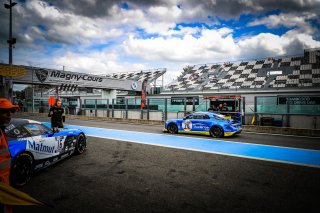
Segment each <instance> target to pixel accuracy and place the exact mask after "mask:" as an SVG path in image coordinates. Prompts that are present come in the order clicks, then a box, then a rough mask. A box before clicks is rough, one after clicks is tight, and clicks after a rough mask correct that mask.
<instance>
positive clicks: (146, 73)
mask: <svg viewBox="0 0 320 213" xmlns="http://www.w3.org/2000/svg"><path fill="white" fill-rule="evenodd" d="M165 73H166V69H165V68H163V69H152V70H141V71H132V72H117V73H111V74H108V75H106V77H109V78H116V79H126V80H133V81H140V82H143V81H144V80H147V81H148V82H153V81H155V80H157V79H158V78H159V77H161V76H163V75H164V74H165Z"/></svg>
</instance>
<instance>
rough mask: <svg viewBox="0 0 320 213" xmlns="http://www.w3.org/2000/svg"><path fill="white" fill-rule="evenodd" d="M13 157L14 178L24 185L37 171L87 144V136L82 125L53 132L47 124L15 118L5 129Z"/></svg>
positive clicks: (12, 176) (15, 183) (15, 181)
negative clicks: (79, 127)
mask: <svg viewBox="0 0 320 213" xmlns="http://www.w3.org/2000/svg"><path fill="white" fill-rule="evenodd" d="M5 131H6V134H7V136H8V142H9V143H8V144H9V150H10V153H11V157H12V163H11V172H10V182H11V184H12V185H14V186H23V185H25V184H26V183H27V182H28V181H29V180H30V178H31V176H32V173H33V172H34V171H37V170H40V169H44V168H46V167H48V166H50V165H52V164H55V163H57V162H59V161H61V160H62V159H65V158H66V157H68V156H71V155H72V154H73V153H77V154H81V153H83V152H84V150H85V148H86V136H85V134H84V132H82V131H81V130H79V129H59V131H58V132H52V129H50V128H48V127H47V126H45V125H44V124H42V123H40V122H37V121H33V120H27V119H18V118H14V119H12V120H11V122H10V124H9V125H8V126H7V127H6V129H5Z"/></svg>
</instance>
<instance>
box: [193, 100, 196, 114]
mask: <svg viewBox="0 0 320 213" xmlns="http://www.w3.org/2000/svg"><path fill="white" fill-rule="evenodd" d="M195 100H196V99H195V97H192V111H196V103H195Z"/></svg>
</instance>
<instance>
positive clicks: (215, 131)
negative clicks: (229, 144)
mask: <svg viewBox="0 0 320 213" xmlns="http://www.w3.org/2000/svg"><path fill="white" fill-rule="evenodd" d="M210 135H211V136H212V137H215V138H222V137H223V135H224V132H223V129H222V128H221V127H220V126H214V127H212V128H211V129H210Z"/></svg>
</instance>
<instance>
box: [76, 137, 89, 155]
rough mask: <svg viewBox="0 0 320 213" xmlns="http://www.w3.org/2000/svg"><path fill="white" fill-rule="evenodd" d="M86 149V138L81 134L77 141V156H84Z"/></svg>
mask: <svg viewBox="0 0 320 213" xmlns="http://www.w3.org/2000/svg"><path fill="white" fill-rule="evenodd" d="M85 148H86V137H85V136H84V135H83V134H80V135H79V136H78V139H77V145H76V150H75V152H76V154H82V153H83V152H84V150H85Z"/></svg>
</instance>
